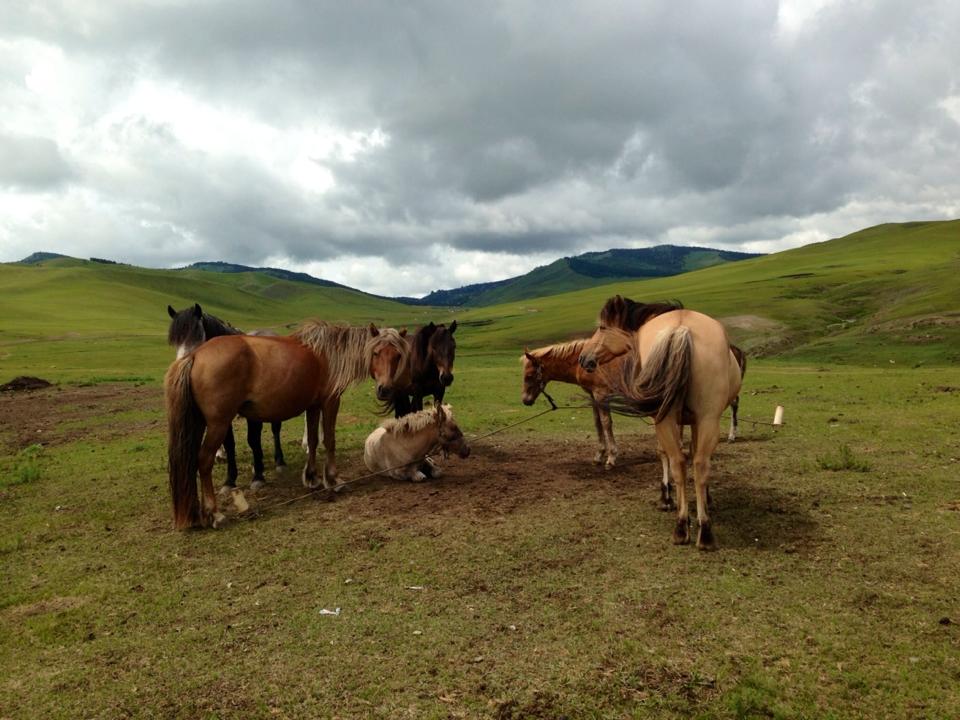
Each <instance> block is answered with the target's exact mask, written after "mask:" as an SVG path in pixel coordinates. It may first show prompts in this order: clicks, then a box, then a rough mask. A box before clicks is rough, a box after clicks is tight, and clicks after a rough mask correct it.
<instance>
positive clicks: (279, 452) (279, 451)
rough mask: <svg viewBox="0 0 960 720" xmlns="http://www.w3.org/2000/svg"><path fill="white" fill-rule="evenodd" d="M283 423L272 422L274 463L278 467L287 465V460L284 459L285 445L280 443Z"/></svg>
mask: <svg viewBox="0 0 960 720" xmlns="http://www.w3.org/2000/svg"><path fill="white" fill-rule="evenodd" d="M281 425H283V423H279V422H272V423H270V430H271V431H272V432H273V464H274V465H275V466H276V467H277V468H282V467H286V466H287V461H286V460H284V459H283V445H281V444H280V426H281Z"/></svg>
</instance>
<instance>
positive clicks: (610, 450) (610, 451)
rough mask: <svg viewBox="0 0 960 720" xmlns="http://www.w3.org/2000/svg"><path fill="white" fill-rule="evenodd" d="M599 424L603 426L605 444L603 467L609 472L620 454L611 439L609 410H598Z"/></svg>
mask: <svg viewBox="0 0 960 720" xmlns="http://www.w3.org/2000/svg"><path fill="white" fill-rule="evenodd" d="M600 423H601V424H602V425H603V438H604V441H605V442H606V443H607V462H606V463H605V465H604V467H605V468H606V469H607V470H609V469H610V468H612V467H613V466H614V465H616V464H617V456H618V455H619V454H620V451H619V449H618V448H617V441H616V439H615V438H614V437H613V416H612V415H611V414H610V409H609V408H605V407H601V408H600Z"/></svg>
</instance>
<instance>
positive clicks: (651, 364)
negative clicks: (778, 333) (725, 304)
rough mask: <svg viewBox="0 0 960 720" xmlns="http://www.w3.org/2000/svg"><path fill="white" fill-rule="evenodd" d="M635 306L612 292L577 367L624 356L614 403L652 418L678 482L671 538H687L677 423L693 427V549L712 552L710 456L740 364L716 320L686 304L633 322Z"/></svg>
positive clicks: (683, 461)
mask: <svg viewBox="0 0 960 720" xmlns="http://www.w3.org/2000/svg"><path fill="white" fill-rule="evenodd" d="M640 305H641V304H640V303H635V302H634V301H632V300H628V299H625V298H622V297H621V296H619V295H617V296H615V297H613V298H610V299H609V300H608V301H607V302H606V304H605V305H604V306H603V308H602V309H601V311H600V318H599V326H598V328H597V331H596V332H595V333H594V335H593V337H592V338H591V340H590V342H588V343H587V345H586V346H585V349H584V351H583V352H582V353H581V355H580V365H581V366H582V367H583V368H584V369H585V370H588V371H594V370H596V368H597V367H598V366H599V365H601V364H603V363H605V362H609V361H610V360H612V359H613V358H616V357H620V356H621V355H627V356H628V359H627V363H626V365H625V372H627V373H629V374H628V375H627V377H626V378H625V380H626V382H625V385H626V393H625V395H624V396H623V400H622V401H621V402H619V403H617V405H616V407H615V409H617V410H618V411H620V412H624V413H627V414H634V415H643V416H652V417H653V418H654V421H655V429H656V433H657V441H658V442H659V443H660V446H661V447H662V448H663V450H664V452H665V453H666V454H667V458H668V461H669V465H670V474H671V476H672V477H673V482H674V485H675V486H676V488H677V501H678V509H677V522H676V526H675V528H674V531H673V541H674V543H677V544H683V543H687V542H689V541H690V528H689V506H688V504H687V495H686V477H687V465H686V459H685V458H684V455H683V450H682V446H681V443H680V429H681V426H682V424H683V422H684V421H687V422H689V424H690V425H691V426H692V430H693V432H692V437H691V441H690V452H691V456H692V458H693V468H694V482H695V488H696V494H697V520H698V524H699V532H698V536H697V547H699V548H700V549H702V550H711V549H714V548H715V547H716V543H715V540H714V537H713V532H712V526H711V522H710V516H709V514H708V510H707V488H708V485H709V480H710V459H711V456H712V455H713V451H714V449H715V448H716V446H717V442H718V441H719V439H720V438H719V435H720V416H721V414H722V413H723V411H724V410H725V409H726V408H727V406H728V405H729V404H730V403H731V402H732V401H733V399H734V398H736V396H737V394H738V393H739V392H740V378H741V376H740V367H739V364H738V363H737V360H736V358H735V357H734V354H733V353H732V352H731V351H730V341H729V339H728V338H727V333H726V330H725V329H724V327H723V325H722V324H721V323H719V322H718V321H717V320H714V319H713V318H711V317H709V316H707V315H703V314H702V313H698V312H695V311H692V310H673V311H670V312H666V313H663V314H658V315H657V316H655V317H653V318H652V319H644V320H643V321H642V322H640V324H637V318H640V317H643V313H642V307H641V308H638V307H637V306H640ZM638 310H640V311H641V312H638ZM694 349H695V350H694ZM611 407H614V404H613V403H611Z"/></svg>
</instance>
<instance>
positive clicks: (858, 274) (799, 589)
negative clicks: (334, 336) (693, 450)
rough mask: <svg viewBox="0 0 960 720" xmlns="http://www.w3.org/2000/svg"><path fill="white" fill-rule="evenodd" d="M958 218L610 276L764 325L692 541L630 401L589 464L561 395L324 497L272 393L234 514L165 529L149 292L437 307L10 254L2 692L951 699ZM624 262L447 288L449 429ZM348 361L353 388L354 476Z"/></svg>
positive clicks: (364, 316) (40, 701)
mask: <svg viewBox="0 0 960 720" xmlns="http://www.w3.org/2000/svg"><path fill="white" fill-rule="evenodd" d="M958 229H960V223H957V222H954V223H934V224H919V225H907V226H881V227H880V228H874V229H871V230H868V231H864V232H863V233H860V234H857V235H855V236H851V237H850V238H846V239H841V240H838V241H833V242H831V243H826V244H822V245H818V246H812V247H808V248H802V249H800V250H796V251H791V252H789V253H782V254H779V255H777V256H771V257H767V258H761V259H758V260H751V261H745V262H743V263H736V264H733V265H729V266H723V267H718V268H712V269H709V270H704V271H698V272H695V273H690V274H687V275H684V276H680V277H676V278H669V279H665V280H662V281H660V280H656V281H645V282H642V283H629V284H624V285H618V286H616V288H615V289H616V290H617V291H621V292H624V293H626V294H628V295H631V296H634V297H637V298H646V299H655V298H656V299H659V298H664V297H667V298H673V297H679V298H681V299H682V300H684V302H685V303H686V304H687V305H688V306H690V307H697V308H701V309H704V310H707V311H709V312H711V313H712V314H714V315H717V316H720V317H725V318H727V322H728V325H729V327H730V328H731V331H732V333H733V335H734V337H735V338H736V339H737V341H738V342H741V343H743V344H744V345H747V346H749V347H752V348H753V350H754V358H753V359H751V363H750V368H749V372H748V375H747V379H746V383H745V389H744V394H743V399H742V403H741V414H742V416H745V417H748V418H753V419H759V420H764V421H768V420H770V418H771V416H772V414H773V408H774V407H775V406H776V405H777V404H781V405H784V406H785V408H786V412H787V425H786V426H785V427H784V428H783V429H782V430H780V431H778V432H774V431H773V430H772V429H771V428H769V427H768V426H765V425H757V426H751V425H750V424H748V423H745V424H744V425H743V427H742V435H743V437H742V439H741V440H739V441H738V442H736V443H734V444H726V443H724V444H722V445H721V447H720V449H719V450H718V453H717V457H716V463H715V464H716V478H715V482H714V483H713V486H712V489H713V496H714V499H715V502H716V507H715V508H714V510H713V518H714V529H715V532H716V534H717V540H718V542H719V545H720V551H719V552H717V553H715V554H704V553H698V552H697V551H696V550H695V549H694V548H693V547H674V546H673V545H671V544H670V531H671V529H672V521H671V517H670V516H668V515H665V514H663V513H660V512H658V511H657V510H656V499H657V483H658V482H659V476H660V469H659V463H658V461H657V460H656V457H655V455H654V453H653V447H652V429H651V428H650V427H649V426H648V425H646V424H644V423H642V422H639V421H628V420H617V421H616V430H617V435H618V439H619V441H620V445H621V466H620V467H618V468H616V469H614V470H612V471H609V472H604V471H603V470H602V469H600V468H597V467H596V466H594V465H592V463H591V462H590V459H591V458H592V456H593V451H594V440H593V435H592V422H591V420H590V418H589V413H588V412H587V411H585V410H583V409H576V408H572V407H565V408H564V409H562V410H559V411H557V412H554V413H551V414H548V415H545V416H543V417H540V418H537V419H535V420H533V421H531V422H529V423H527V424H524V425H520V426H517V427H514V428H510V429H507V430H505V431H504V432H502V433H500V434H498V435H495V436H493V437H489V438H487V439H485V440H480V441H478V442H476V443H475V446H474V451H473V454H472V455H471V457H470V458H469V459H467V460H465V461H461V460H459V459H451V460H450V461H449V462H448V463H447V464H446V469H447V474H446V476H445V477H444V478H442V479H440V480H437V481H433V482H429V483H424V484H416V485H413V484H401V483H396V482H388V481H381V480H376V481H366V482H363V483H360V484H358V486H357V487H356V488H355V489H353V490H352V491H350V492H346V493H344V494H342V495H341V496H338V498H337V499H336V501H335V502H329V503H328V502H321V501H318V500H316V499H314V498H312V497H311V498H302V499H297V498H298V497H299V496H300V495H301V494H302V491H301V489H300V485H299V472H298V471H299V466H300V464H301V463H302V461H303V453H302V451H301V450H300V449H299V447H298V445H297V439H298V438H299V434H300V430H301V425H300V422H299V421H298V420H294V421H292V422H291V423H289V424H288V425H287V426H286V427H285V430H284V438H285V442H286V448H285V450H286V453H287V456H288V461H289V462H290V463H291V466H290V469H289V470H287V471H285V472H272V471H271V470H269V469H268V479H269V480H270V484H269V485H268V488H267V489H266V490H265V491H263V492H262V493H260V494H258V495H253V494H250V495H248V499H249V500H250V501H251V503H252V504H253V507H254V510H255V512H254V513H253V516H252V519H244V518H241V517H236V516H235V513H234V511H233V510H231V509H230V508H229V507H228V508H227V511H228V515H230V516H231V517H232V518H233V520H232V521H231V522H230V523H229V524H228V525H227V527H225V528H223V529H222V530H219V531H209V532H188V533H176V532H173V531H172V530H171V522H170V508H169V499H168V495H167V488H166V482H167V480H166V456H165V442H166V440H165V430H164V426H165V422H164V418H163V411H162V398H161V390H160V379H161V377H162V373H163V371H164V369H165V367H166V365H167V363H168V362H169V359H170V355H171V353H170V349H169V348H167V347H166V346H165V343H164V340H165V338H164V335H165V329H166V322H167V318H166V313H165V307H166V304H167V303H168V302H169V303H172V304H173V305H175V306H177V307H182V306H185V305H187V304H188V303H189V302H193V301H195V300H199V301H200V302H201V303H203V304H204V306H205V307H207V308H208V309H209V310H211V311H212V312H215V313H217V314H219V315H222V316H223V317H225V318H227V319H228V320H230V321H232V322H234V323H236V324H237V325H239V326H241V327H248V328H249V327H257V326H272V327H275V328H277V329H283V328H284V327H286V326H287V325H288V324H290V323H292V322H296V321H297V320H299V319H301V318H304V317H308V316H312V315H319V316H325V317H328V318H330V319H338V320H347V321H351V322H367V321H371V320H372V321H376V322H378V323H379V322H382V323H389V324H403V323H409V324H411V326H412V325H414V324H416V323H418V322H421V321H422V320H423V319H424V318H427V317H433V318H435V319H438V320H440V319H444V318H445V316H443V315H442V314H439V313H438V312H437V311H436V310H431V309H430V308H416V307H408V306H402V305H398V304H396V303H391V302H386V301H382V300H379V299H376V298H371V297H370V296H366V295H362V294H356V293H344V291H342V290H328V289H319V288H313V287H304V286H303V285H301V284H298V283H286V282H283V281H276V280H274V279H271V278H264V277H263V276H257V275H249V276H247V275H244V276H236V275H215V274H210V273H196V274H192V275H191V274H182V275H181V274H173V273H170V272H169V271H153V270H139V269H131V268H125V267H115V266H92V265H91V264H82V265H77V264H76V263H71V262H68V261H54V262H52V263H48V264H46V265H45V266H43V267H40V268H21V267H16V266H2V267H0V381H6V380H7V379H9V378H10V377H12V376H14V375H18V374H31V375H39V376H41V377H45V378H47V379H49V380H52V381H55V382H57V383H58V385H57V386H56V387H54V388H51V389H49V390H43V391H38V392H34V393H22V394H7V393H3V394H0V577H2V579H3V583H2V585H0V719H7V718H34V717H38V716H43V717H48V718H78V717H83V718H86V717H90V718H117V717H157V718H169V717H178V718H247V717H263V718H273V717H279V718H286V717H289V718H316V717H325V718H326V717H330V718H333V717H340V718H353V717H383V718H398V717H409V718H559V717H570V718H623V717H631V718H673V717H676V718H680V717H683V718H687V717H697V718H714V717H718V718H861V717H871V718H872V717H883V718H887V717H889V718H921V717H922V718H954V717H957V716H960V691H958V687H960V602H958V598H960V525H958V520H960V489H958V486H957V482H956V477H957V471H958V468H960V439H958V438H957V437H956V435H955V433H954V432H953V431H952V430H953V428H955V427H957V426H958V423H960V402H958V398H960V369H958V367H957V365H956V359H957V354H958V350H957V348H958V344H957V341H958V339H960V337H958V334H957V333H958V330H957V324H956V320H957V318H958V317H960V290H958V287H960V286H958V285H957V284H956V283H955V282H952V279H953V277H954V276H955V274H956V270H957V269H958V267H957V265H958V252H960V243H958V242H957V231H958ZM907 241H910V242H907ZM901 271H902V272H901ZM613 289H614V288H609V287H607V288H598V289H592V290H588V291H582V292H578V293H571V294H567V295H563V296H556V297H551V298H543V299H539V300H535V301H527V302H524V303H517V304H514V305H509V306H498V307H495V308H484V309H480V310H474V311H469V312H462V313H457V314H456V316H457V317H458V318H459V319H460V320H461V321H462V322H463V323H464V324H463V328H462V330H461V331H458V340H459V343H460V351H459V352H458V359H457V368H456V375H457V379H456V382H455V384H454V386H453V387H452V388H451V391H450V394H449V396H448V399H449V400H450V401H451V402H452V403H453V404H454V407H455V408H456V411H457V416H458V419H459V421H460V423H461V425H462V426H463V428H464V430H465V431H466V432H467V434H468V435H472V436H477V435H481V434H485V433H487V432H489V431H491V430H494V429H497V428H504V427H506V426H507V425H508V424H510V423H512V422H515V421H517V420H520V419H523V418H527V417H530V416H531V415H532V414H533V413H534V412H537V411H538V410H539V409H542V408H545V405H538V406H537V407H535V408H525V407H523V406H522V405H520V403H519V393H520V377H519V366H518V362H517V358H518V355H519V348H520V347H521V346H522V345H523V344H525V343H528V344H530V345H535V344H537V343H538V342H541V341H551V340H556V339H562V338H566V337H569V336H571V335H575V334H582V333H583V332H585V331H587V330H589V328H590V326H591V325H592V324H593V319H594V317H595V315H596V312H597V309H598V308H599V305H600V303H601V302H602V301H603V299H604V298H606V297H607V296H608V295H609V294H611V293H612V291H613ZM774 353H777V356H776V357H772V355H773V354H774ZM764 354H765V355H767V356H768V357H759V358H758V357H757V356H758V355H764ZM372 395H373V394H372V391H371V388H370V387H369V386H368V385H367V386H360V387H357V388H355V389H353V390H351V391H350V393H349V394H348V396H347V397H346V400H345V404H344V408H343V411H342V413H341V423H340V427H339V428H338V441H339V449H340V453H339V459H340V463H339V465H340V470H341V473H342V475H343V477H344V478H346V479H349V478H351V477H357V476H359V475H360V474H362V473H363V472H365V470H364V469H363V467H362V459H361V455H362V443H363V439H364V438H365V436H366V435H367V433H369V431H370V430H371V429H372V428H373V427H375V426H376V424H377V422H378V421H379V418H378V417H377V416H376V415H375V410H376V406H375V404H374V402H373V398H372ZM555 395H556V397H557V399H558V401H560V402H561V404H562V405H564V406H568V405H569V406H572V405H578V404H580V403H581V402H582V396H581V395H580V394H579V393H578V392H577V391H575V390H573V389H572V388H567V389H564V388H562V387H560V388H557V389H556V392H555ZM237 431H238V433H239V437H240V438H242V436H243V434H242V429H241V427H240V426H239V425H238V426H237ZM266 444H267V445H268V446H269V441H268V440H267V441H266ZM238 448H239V450H240V453H241V455H240V459H241V463H242V467H241V472H242V473H243V474H245V473H247V472H248V468H249V462H250V458H249V451H248V450H247V449H246V447H245V445H244V444H243V443H242V441H238ZM218 473H220V475H221V477H222V474H223V468H222V467H220V468H218ZM244 476H245V475H242V476H241V477H242V478H243V477H244ZM288 501H289V502H288ZM280 503H287V504H282V505H281V504H280ZM338 607H339V608H340V614H339V615H328V614H322V613H321V611H322V610H332V609H334V608H338Z"/></svg>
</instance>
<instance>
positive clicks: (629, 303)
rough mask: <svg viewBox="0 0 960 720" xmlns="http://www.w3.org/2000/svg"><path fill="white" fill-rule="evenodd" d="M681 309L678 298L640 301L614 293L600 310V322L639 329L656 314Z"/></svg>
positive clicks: (627, 328) (624, 328) (622, 328)
mask: <svg viewBox="0 0 960 720" xmlns="http://www.w3.org/2000/svg"><path fill="white" fill-rule="evenodd" d="M682 309H683V303H681V302H680V301H679V300H672V301H670V302H656V303H640V302H636V301H635V300H631V299H630V298H625V297H623V296H621V295H614V296H613V297H612V298H610V299H609V300H607V302H605V303H604V305H603V308H601V310H600V324H601V325H607V326H611V327H616V328H619V329H621V330H631V331H632V330H639V329H640V328H641V327H642V326H643V324H644V323H646V322H647V321H649V320H652V319H653V318H655V317H657V315H663V314H664V313H668V312H672V311H673V310H682Z"/></svg>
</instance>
